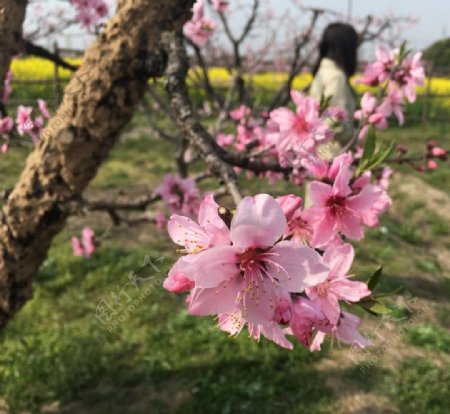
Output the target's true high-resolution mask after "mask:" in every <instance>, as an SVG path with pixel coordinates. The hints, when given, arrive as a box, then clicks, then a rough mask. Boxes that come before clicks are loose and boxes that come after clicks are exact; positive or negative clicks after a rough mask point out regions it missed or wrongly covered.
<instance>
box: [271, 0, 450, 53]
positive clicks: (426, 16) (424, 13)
mask: <svg viewBox="0 0 450 414" xmlns="http://www.w3.org/2000/svg"><path fill="white" fill-rule="evenodd" d="M270 2H271V4H272V6H273V7H276V8H281V7H283V8H286V7H287V6H288V5H289V4H290V1H289V0H270ZM303 4H304V5H305V6H313V7H319V8H320V7H321V8H326V9H333V10H336V11H339V12H341V13H345V14H347V11H348V8H349V4H350V5H352V7H351V9H352V14H353V17H364V16H366V15H368V14H372V15H382V14H385V13H386V12H387V11H392V12H393V13H394V14H396V15H403V16H405V15H410V16H414V17H418V18H419V22H418V23H417V24H416V25H415V26H413V27H411V28H410V29H409V30H407V31H405V32H404V33H403V36H404V37H405V38H406V39H407V40H408V43H409V44H410V45H411V47H413V48H414V49H423V48H425V47H427V46H429V45H430V44H431V43H433V42H434V41H435V40H438V39H441V38H442V37H448V36H450V0H304V1H303Z"/></svg>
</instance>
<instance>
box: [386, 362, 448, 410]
mask: <svg viewBox="0 0 450 414" xmlns="http://www.w3.org/2000/svg"><path fill="white" fill-rule="evenodd" d="M449 368H450V366H449V365H448V364H447V365H446V366H439V365H437V364H435V363H433V362H431V361H430V360H427V359H425V358H407V359H406V360H405V361H404V362H403V363H402V364H401V365H400V366H399V368H398V370H397V371H395V372H393V373H392V375H391V376H385V377H384V381H383V383H382V385H381V386H380V391H382V392H383V393H385V395H386V394H387V395H389V396H390V397H391V398H395V399H396V400H397V401H398V407H399V408H400V410H401V411H400V412H402V413H427V414H442V413H444V412H446V411H447V410H448V407H449V406H450V390H449V388H448V386H447V385H448V383H449V381H450V369H449Z"/></svg>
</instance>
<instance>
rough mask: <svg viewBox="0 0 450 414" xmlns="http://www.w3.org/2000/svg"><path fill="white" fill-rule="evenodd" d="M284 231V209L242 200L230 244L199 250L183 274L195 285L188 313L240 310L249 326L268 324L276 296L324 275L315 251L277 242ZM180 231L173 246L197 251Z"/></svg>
mask: <svg viewBox="0 0 450 414" xmlns="http://www.w3.org/2000/svg"><path fill="white" fill-rule="evenodd" d="M180 224H181V222H180ZM187 224H188V223H187ZM181 225H182V224H181ZM285 227H286V218H285V216H284V213H283V210H282V209H281V207H280V206H279V204H278V203H277V202H276V201H275V200H274V199H273V198H272V197H270V196H269V195H267V194H260V195H257V196H255V197H245V198H244V199H243V200H242V201H241V202H240V203H239V205H238V207H237V210H236V214H235V215H234V217H233V219H232V221H231V228H230V240H231V243H232V244H231V245H216V246H213V247H211V248H209V249H206V250H202V251H200V252H198V253H196V254H195V256H194V257H192V260H191V261H190V262H189V263H187V264H186V265H185V266H184V268H183V269H182V270H183V272H184V273H186V274H187V275H188V276H189V277H190V278H192V279H193V280H194V282H195V288H194V290H193V292H192V295H191V301H190V307H189V311H190V312H191V313H192V314H194V315H211V314H220V313H227V312H231V311H232V310H234V309H239V310H240V311H241V312H242V316H243V318H244V319H245V320H246V321H248V322H251V323H255V324H265V323H268V322H271V321H273V318H274V315H275V306H276V304H277V302H278V299H279V298H280V296H281V292H302V291H303V289H304V287H305V286H306V285H308V281H309V280H310V279H311V278H312V276H313V275H320V274H324V273H326V267H325V266H324V265H323V264H321V263H320V256H319V255H318V254H317V253H316V252H315V251H314V249H311V248H309V247H305V246H298V245H295V244H294V243H292V242H289V241H281V242H280V241H279V240H280V237H281V235H282V233H283V231H284V229H285ZM184 229H186V230H184ZM179 231H180V232H183V231H185V232H188V233H187V236H184V237H183V236H182V235H181V234H180V237H179V238H178V239H179V240H178V242H179V243H181V242H182V241H183V240H186V239H187V240H188V242H189V243H193V245H194V247H195V248H194V251H197V248H196V246H198V242H197V241H194V242H192V240H193V239H194V238H193V237H191V233H192V231H191V228H190V227H189V226H187V227H186V226H184V227H183V228H180V230H179ZM196 234H200V231H199V230H196ZM171 236H172V237H173V235H172V234H171ZM173 238H174V239H177V237H176V236H175V237H173ZM203 240H204V237H202V243H204V241H203ZM202 246H203V244H202ZM187 247H188V248H189V247H190V246H187Z"/></svg>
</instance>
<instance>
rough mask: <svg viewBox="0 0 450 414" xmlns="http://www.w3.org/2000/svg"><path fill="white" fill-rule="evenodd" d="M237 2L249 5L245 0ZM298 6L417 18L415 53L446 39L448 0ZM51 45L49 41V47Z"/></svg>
mask: <svg viewBox="0 0 450 414" xmlns="http://www.w3.org/2000/svg"><path fill="white" fill-rule="evenodd" d="M230 1H231V2H233V0H230ZM236 1H237V0H236ZM240 1H241V2H242V3H247V2H249V0H240ZM266 1H269V2H270V4H271V5H272V8H273V9H275V10H276V11H277V12H278V13H281V12H282V11H284V10H286V9H287V8H288V7H289V6H290V5H291V0H266ZM108 2H113V0H108ZM39 3H40V4H41V5H42V7H43V9H52V8H53V7H54V6H55V4H58V3H59V4H61V0H59V1H58V0H41V1H39ZM302 3H303V4H304V5H305V6H313V7H319V8H326V9H332V10H336V11H338V12H341V13H344V14H345V15H347V13H348V10H349V6H351V7H350V9H351V13H352V16H353V17H364V16H366V15H368V14H372V15H375V16H377V15H384V14H386V13H387V12H389V11H391V12H392V13H394V14H395V15H399V16H413V17H417V18H419V21H418V23H417V24H415V25H414V26H412V27H411V28H410V29H408V30H405V31H404V32H403V33H402V35H403V37H404V38H405V39H407V40H408V43H409V45H410V47H411V48H412V49H415V50H420V49H423V48H425V47H427V46H429V45H430V44H431V43H433V42H434V41H436V40H438V39H440V38H443V37H448V36H450V0H303V2H302ZM83 32H84V31H83V29H81V28H75V29H71V31H70V33H65V34H63V35H62V36H58V42H59V43H60V47H62V48H84V47H85V46H86V45H87V44H89V43H90V42H91V40H92V38H89V37H86V36H85V35H83ZM52 42H53V40H51V41H50V42H49V44H51V43H52ZM373 49H374V45H371V46H368V47H367V46H366V48H365V51H364V54H365V55H370V54H372V53H373ZM367 57H369V56H367Z"/></svg>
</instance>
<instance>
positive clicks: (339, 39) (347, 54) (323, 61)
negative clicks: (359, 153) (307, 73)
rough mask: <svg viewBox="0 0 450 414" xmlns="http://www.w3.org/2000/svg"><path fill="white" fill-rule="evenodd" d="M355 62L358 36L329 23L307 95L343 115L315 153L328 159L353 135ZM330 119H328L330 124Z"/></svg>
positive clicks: (341, 25) (343, 25) (351, 29)
mask: <svg viewBox="0 0 450 414" xmlns="http://www.w3.org/2000/svg"><path fill="white" fill-rule="evenodd" d="M357 63H358V33H357V32H356V30H355V28H354V27H353V26H351V25H349V24H346V23H340V22H336V23H331V24H329V25H328V26H327V27H326V28H325V30H324V32H323V34H322V39H321V41H320V43H319V56H318V59H317V63H316V65H315V66H314V68H313V76H314V78H313V80H312V83H311V85H310V87H309V95H310V96H311V97H313V98H315V99H317V100H318V101H319V102H320V100H321V99H326V98H330V101H329V105H330V106H331V107H339V108H341V109H344V110H345V112H346V115H347V116H346V120H345V121H343V122H342V123H341V125H340V126H339V127H338V128H334V130H335V137H334V139H333V140H332V141H331V142H329V143H328V144H325V145H323V146H321V147H319V148H318V154H319V156H320V157H321V158H323V159H325V160H331V159H333V158H334V157H335V156H336V155H338V154H339V153H340V152H341V151H342V148H343V147H344V146H345V145H346V144H347V143H348V142H349V141H350V140H351V139H352V137H353V134H354V133H355V126H354V121H353V114H354V113H355V110H356V94H355V92H354V90H353V88H352V87H351V86H350V82H349V79H350V77H351V76H353V75H354V74H355V72H356V67H357ZM331 122H332V120H330V123H331ZM304 204H305V207H310V206H311V197H310V193H309V184H306V186H305V200H304Z"/></svg>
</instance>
